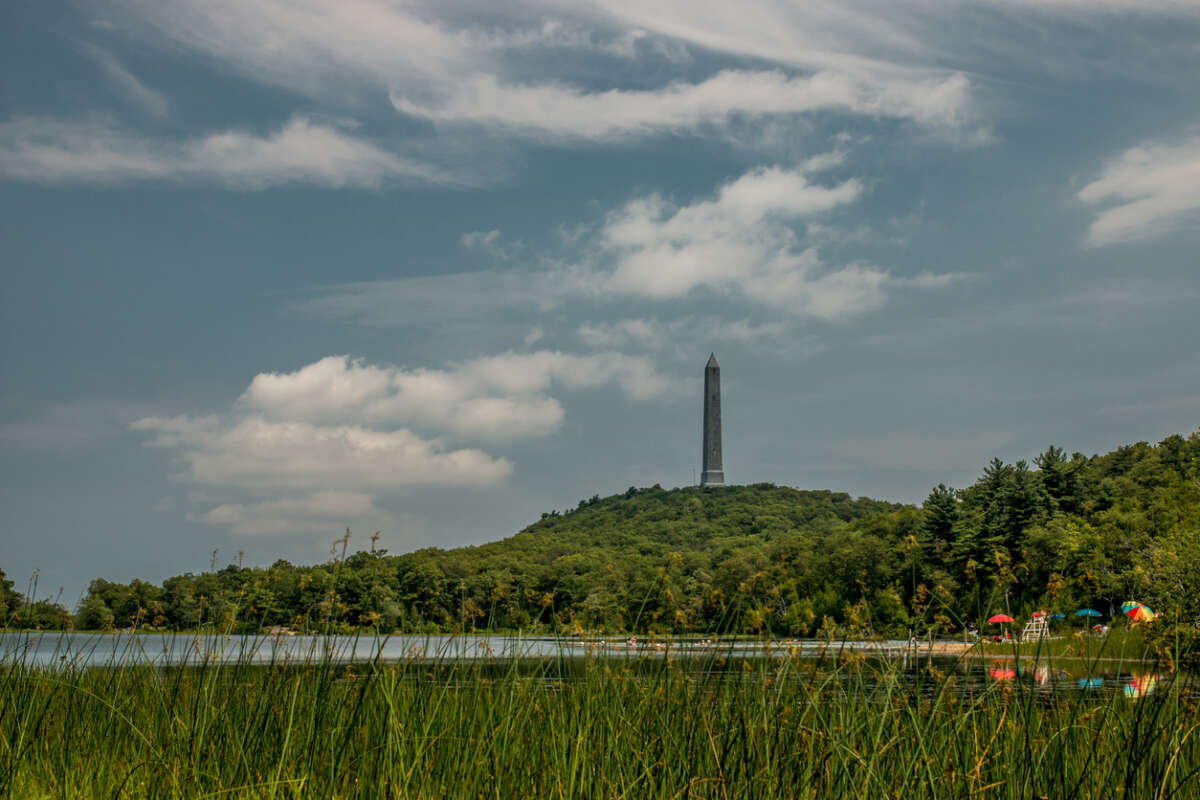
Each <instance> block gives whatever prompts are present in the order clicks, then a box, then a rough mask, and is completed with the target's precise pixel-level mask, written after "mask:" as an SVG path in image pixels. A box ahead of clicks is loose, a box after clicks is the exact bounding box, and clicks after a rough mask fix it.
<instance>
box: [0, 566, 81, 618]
mask: <svg viewBox="0 0 1200 800" xmlns="http://www.w3.org/2000/svg"><path fill="white" fill-rule="evenodd" d="M30 586H31V587H33V590H32V591H30V592H29V593H30V594H31V595H34V596H36V594H37V591H36V587H37V576H36V575H34V576H33V577H32V578H31V579H30ZM74 622H75V620H74V619H73V618H72V616H71V614H70V612H68V611H67V609H66V608H64V607H63V606H62V604H60V603H56V602H54V601H52V600H45V599H43V600H35V601H34V602H32V603H31V602H29V600H28V599H27V598H26V596H25V595H24V594H22V593H21V592H18V591H17V590H16V589H14V588H13V582H12V581H11V580H10V579H9V578H8V576H7V575H5V574H4V570H2V569H0V628H5V627H7V628H32V629H41V630H64V629H66V628H70V627H72V626H73V624H74Z"/></svg>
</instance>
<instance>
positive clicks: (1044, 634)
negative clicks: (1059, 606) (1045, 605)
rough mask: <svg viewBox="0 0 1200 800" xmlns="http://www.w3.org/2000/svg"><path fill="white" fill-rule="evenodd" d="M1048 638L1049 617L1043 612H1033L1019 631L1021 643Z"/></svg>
mask: <svg viewBox="0 0 1200 800" xmlns="http://www.w3.org/2000/svg"><path fill="white" fill-rule="evenodd" d="M1049 637H1050V617H1049V615H1047V614H1046V612H1045V611H1035V612H1033V614H1032V616H1030V617H1029V621H1028V622H1026V623H1025V627H1024V628H1022V629H1021V641H1022V642H1033V641H1037V640H1038V639H1047V638H1049Z"/></svg>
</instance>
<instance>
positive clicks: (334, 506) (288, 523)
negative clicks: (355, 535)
mask: <svg viewBox="0 0 1200 800" xmlns="http://www.w3.org/2000/svg"><path fill="white" fill-rule="evenodd" d="M389 517H390V515H389V514H388V513H387V512H386V511H383V510H382V509H380V508H378V507H377V506H376V505H375V502H374V500H373V498H372V497H371V495H369V494H365V493H363V492H346V491H322V492H312V493H308V494H299V495H289V496H285V497H282V498H278V499H273V500H263V501H259V502H250V503H222V504H221V505H219V506H217V507H215V508H213V509H212V510H210V511H206V512H204V513H202V514H196V515H194V516H193V517H192V519H194V520H196V521H197V522H203V523H206V524H209V525H216V526H220V527H223V528H228V529H229V530H230V531H232V532H233V533H238V534H249V535H258V534H293V535H294V534H305V533H329V532H334V531H337V530H338V529H339V528H341V527H345V526H348V525H349V524H352V523H355V522H358V521H360V520H370V521H371V522H373V523H374V524H376V525H379V524H383V522H384V520H386V519H388V518H389Z"/></svg>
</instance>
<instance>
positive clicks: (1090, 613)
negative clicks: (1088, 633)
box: [1074, 608, 1100, 617]
mask: <svg viewBox="0 0 1200 800" xmlns="http://www.w3.org/2000/svg"><path fill="white" fill-rule="evenodd" d="M1074 616H1076V617H1098V616H1100V612H1099V611H1097V610H1096V609H1094V608H1081V609H1079V610H1078V611H1076V612H1075V614H1074Z"/></svg>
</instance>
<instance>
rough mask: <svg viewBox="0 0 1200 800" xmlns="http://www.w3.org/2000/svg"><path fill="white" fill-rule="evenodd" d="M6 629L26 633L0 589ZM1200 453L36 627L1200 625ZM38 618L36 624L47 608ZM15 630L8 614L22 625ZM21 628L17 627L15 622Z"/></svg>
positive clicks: (278, 571) (242, 581)
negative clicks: (1018, 619)
mask: <svg viewBox="0 0 1200 800" xmlns="http://www.w3.org/2000/svg"><path fill="white" fill-rule="evenodd" d="M0 589H3V590H4V591H3V592H0V602H3V603H4V604H5V605H6V606H7V608H8V609H9V610H10V613H9V616H8V620H9V624H11V625H19V624H28V623H29V622H30V621H32V620H33V619H34V617H33V611H34V609H32V608H29V607H24V606H22V603H21V598H20V596H19V595H17V594H16V593H15V592H12V590H11V583H9V582H6V581H4V580H3V573H0ZM1198 596H1200V434H1192V435H1191V436H1189V437H1182V436H1170V437H1167V438H1166V439H1164V440H1163V441H1162V442H1160V443H1158V444H1157V445H1151V444H1148V443H1145V442H1140V443H1137V444H1133V445H1127V446H1123V447H1119V448H1117V449H1116V450H1114V451H1112V452H1110V453H1106V454H1103V455H1096V456H1090V457H1089V456H1084V455H1082V454H1080V453H1075V454H1073V455H1070V456H1068V455H1066V453H1064V451H1062V450H1061V449H1059V448H1057V447H1050V448H1048V449H1047V450H1046V451H1045V452H1043V453H1041V454H1040V455H1038V456H1037V457H1036V458H1035V459H1034V462H1033V464H1032V465H1031V464H1027V463H1025V462H1023V461H1018V462H1016V463H1014V464H1006V463H1004V462H1002V461H1000V460H999V459H993V460H992V462H991V463H989V464H988V465H987V466H986V467H985V468H984V470H983V474H982V475H981V477H980V478H979V479H978V480H977V481H976V482H975V483H973V484H972V485H971V486H968V487H966V488H963V489H952V488H950V487H947V486H944V485H941V484H939V485H938V486H936V487H934V488H933V490H932V491H931V492H930V493H929V496H928V498H927V499H926V500H925V502H924V503H923V504H922V505H921V506H919V507H918V506H909V505H901V504H895V503H887V502H881V501H877V500H870V499H866V498H858V499H854V498H851V497H850V496H849V495H847V494H843V493H837V492H831V491H801V490H797V489H791V488H787V487H783V486H775V485H771V484H754V485H751V486H727V487H719V488H709V489H698V488H682V489H670V490H667V489H663V488H661V487H658V486H654V487H651V488H648V489H637V488H633V487H631V488H630V489H629V490H628V491H626V492H624V493H622V494H619V495H613V496H611V497H605V498H601V497H598V496H593V497H592V498H591V499H588V500H583V501H581V502H580V503H579V505H578V507H576V508H575V509H573V510H571V511H568V512H564V513H559V512H557V511H552V512H548V513H546V514H543V515H542V517H541V519H539V520H538V521H536V522H534V523H533V524H531V525H529V526H528V527H527V528H525V529H524V530H522V531H520V532H519V533H517V534H515V535H514V536H511V537H509V538H507V539H503V540H501V541H497V542H492V543H490V544H485V545H479V546H475V547H461V548H455V549H447V550H442V549H437V548H430V549H425V550H419V551H416V552H412V553H406V554H403V555H388V554H386V553H382V552H375V553H368V552H358V553H354V554H352V555H350V556H349V557H347V558H346V559H345V560H335V561H331V562H328V563H325V564H320V565H315V566H295V565H292V564H289V563H287V562H285V561H280V562H276V563H275V564H273V565H272V566H270V567H267V568H249V567H248V568H244V569H243V568H239V567H237V566H233V565H230V566H228V567H226V568H224V569H222V570H220V571H217V572H209V573H203V574H201V575H192V574H186V575H179V576H176V577H173V578H168V579H167V580H166V581H164V582H163V584H162V585H161V586H157V585H154V584H152V583H149V582H146V581H133V582H132V583H130V584H120V583H113V582H110V581H106V580H103V579H97V580H95V581H93V582H92V584H91V586H90V588H89V593H88V596H87V597H86V598H85V599H84V601H83V602H82V603H81V604H80V607H79V608H78V609H77V611H76V613H75V614H74V615H73V616H70V615H68V614H67V613H66V611H65V610H62V609H58V610H57V611H54V610H53V609H50V608H48V607H39V609H38V610H37V616H36V621H37V624H40V625H42V626H43V627H50V626H53V625H66V624H74V625H76V626H78V627H81V628H88V629H96V628H105V627H110V626H115V627H124V626H126V625H129V624H130V622H131V621H136V622H137V624H139V625H147V626H153V627H161V628H169V629H190V628H197V627H205V626H209V625H212V626H216V627H220V628H234V629H242V630H258V629H261V628H265V627H270V626H273V625H288V626H292V627H297V628H307V629H314V628H315V629H322V630H330V629H332V630H342V631H349V630H354V629H355V628H359V627H371V628H377V629H380V630H384V631H392V630H402V631H456V630H459V631H461V630H473V629H492V630H498V629H502V630H513V629H521V630H525V631H562V630H566V631H583V630H587V631H604V632H618V631H621V632H624V631H657V632H677V633H682V632H711V631H739V632H748V633H766V634H771V635H792V636H795V635H811V634H813V633H815V632H816V631H817V630H818V629H819V628H821V627H826V626H836V627H839V628H841V629H842V630H843V631H844V632H845V631H854V630H863V631H865V630H871V631H874V632H878V633H892V634H895V633H901V632H904V631H907V630H909V629H910V628H913V629H917V630H926V629H933V630H935V631H941V632H947V631H952V630H959V629H961V628H962V627H963V626H964V625H965V624H967V623H968V622H975V623H978V622H979V621H981V620H983V619H986V618H987V617H988V616H990V615H991V614H994V613H996V612H998V611H1008V612H1009V613H1012V614H1013V615H1014V616H1020V615H1021V614H1025V613H1029V612H1031V611H1033V610H1035V609H1039V608H1040V609H1053V610H1058V611H1064V612H1068V613H1069V612H1070V611H1072V610H1074V609H1076V608H1081V607H1085V606H1088V607H1093V608H1096V609H1099V610H1100V611H1101V612H1103V613H1104V614H1105V615H1106V616H1107V615H1112V614H1113V613H1114V612H1117V616H1119V612H1118V608H1119V606H1120V604H1121V603H1122V602H1123V601H1124V600H1127V599H1131V598H1136V599H1139V600H1142V601H1144V602H1148V603H1150V604H1151V605H1153V606H1154V607H1155V608H1156V609H1158V610H1160V611H1162V612H1164V615H1165V617H1166V619H1168V620H1179V621H1191V620H1192V619H1194V618H1195V617H1197V615H1200V607H1197V606H1196V605H1195V602H1196V601H1195V600H1194V598H1196V597H1198ZM45 605H46V604H44V603H43V604H42V606H45ZM12 612H16V613H15V615H14V614H13V613H12ZM23 621H24V622H23Z"/></svg>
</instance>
